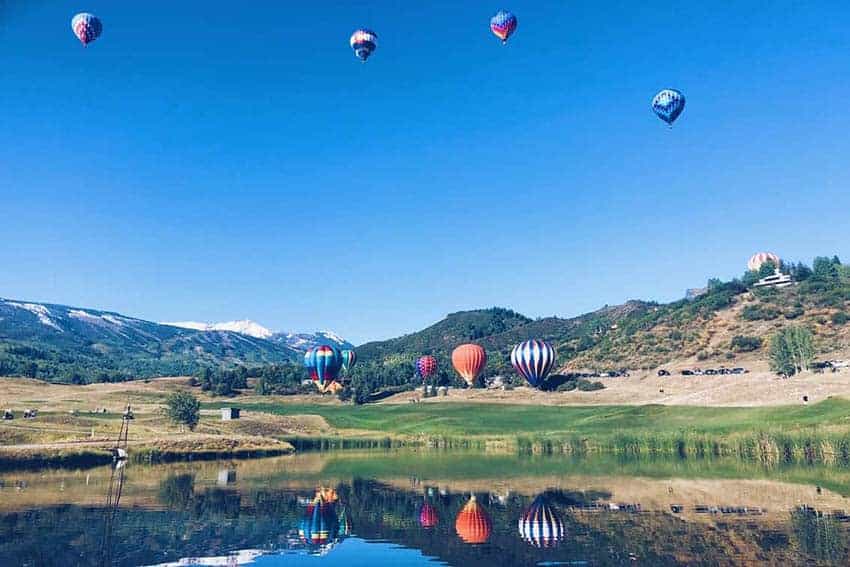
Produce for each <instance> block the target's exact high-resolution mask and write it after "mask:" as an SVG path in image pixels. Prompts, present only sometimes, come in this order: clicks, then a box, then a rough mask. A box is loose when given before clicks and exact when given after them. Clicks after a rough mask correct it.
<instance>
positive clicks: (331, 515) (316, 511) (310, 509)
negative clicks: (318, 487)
mask: <svg viewBox="0 0 850 567" xmlns="http://www.w3.org/2000/svg"><path fill="white" fill-rule="evenodd" d="M349 529H350V525H349ZM298 535H299V537H300V538H301V541H303V542H304V543H305V544H307V546H308V547H310V548H312V549H313V550H314V551H315V552H317V553H326V552H328V551H330V550H331V549H332V548H333V547H334V545H335V544H336V543H338V542H339V541H341V538H340V521H339V517H338V516H337V511H336V506H334V503H333V502H331V501H328V500H325V498H324V497H323V496H322V493H321V491H319V492H317V493H316V497H315V498H314V499H313V501H312V502H311V503H310V504H309V505H307V510H306V511H305V512H304V517H303V518H301V523H300V524H299V526H298Z"/></svg>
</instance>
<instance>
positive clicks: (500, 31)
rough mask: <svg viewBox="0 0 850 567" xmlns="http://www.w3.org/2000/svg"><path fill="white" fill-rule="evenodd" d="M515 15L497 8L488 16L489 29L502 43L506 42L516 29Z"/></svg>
mask: <svg viewBox="0 0 850 567" xmlns="http://www.w3.org/2000/svg"><path fill="white" fill-rule="evenodd" d="M516 26H517V20H516V16H514V15H513V14H511V13H510V12H508V11H506V10H499V11H498V12H496V14H495V15H494V16H493V17H492V18H490V31H491V32H493V34H494V35H495V36H496V37H498V38H499V39H501V40H502V44H503V45H504V44H505V43H507V42H508V38H509V37H511V35H512V34H513V33H514V32H515V31H516Z"/></svg>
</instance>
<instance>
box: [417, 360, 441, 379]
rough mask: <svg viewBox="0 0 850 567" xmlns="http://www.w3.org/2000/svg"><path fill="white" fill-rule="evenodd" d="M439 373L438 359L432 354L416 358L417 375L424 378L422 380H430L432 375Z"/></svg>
mask: <svg viewBox="0 0 850 567" xmlns="http://www.w3.org/2000/svg"><path fill="white" fill-rule="evenodd" d="M436 373H437V359H436V358H434V357H433V356H431V355H426V356H420V357H419V358H417V359H416V375H417V376H419V377H420V378H422V381H423V382H424V381H425V380H428V378H430V377H431V376H433V375H434V374H436Z"/></svg>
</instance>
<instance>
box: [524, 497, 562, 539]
mask: <svg viewBox="0 0 850 567" xmlns="http://www.w3.org/2000/svg"><path fill="white" fill-rule="evenodd" d="M519 535H521V536H522V539H524V540H525V541H526V542H528V543H530V544H531V545H533V546H534V547H555V546H556V545H558V544H559V543H560V542H561V540H563V539H564V522H563V520H561V517H560V516H558V513H557V512H556V511H555V510H554V509H553V508H552V507H551V506H549V504H547V503H546V499H545V498H544V497H543V495H542V494H541V495H540V496H538V497H537V498H535V499H534V502H532V503H531V506H529V507H528V509H527V510H526V511H525V512H524V513H523V515H522V516H521V517H520V519H519Z"/></svg>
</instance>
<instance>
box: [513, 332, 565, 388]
mask: <svg viewBox="0 0 850 567" xmlns="http://www.w3.org/2000/svg"><path fill="white" fill-rule="evenodd" d="M556 358H557V353H556V352H555V349H554V348H552V345H550V344H549V343H547V342H546V341H540V340H530V341H525V342H524V343H520V344H518V345H517V346H515V347H514V349H513V350H512V351H511V364H513V365H514V368H515V369H516V371H517V372H518V373H519V374H520V375H521V376H522V377H523V378H525V379H526V380H527V381H528V383H529V384H531V386H533V387H534V388H539V387H540V386H541V384H543V382H545V381H546V378H547V377H548V376H549V372H551V371H552V367H554V366H555V359H556Z"/></svg>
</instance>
